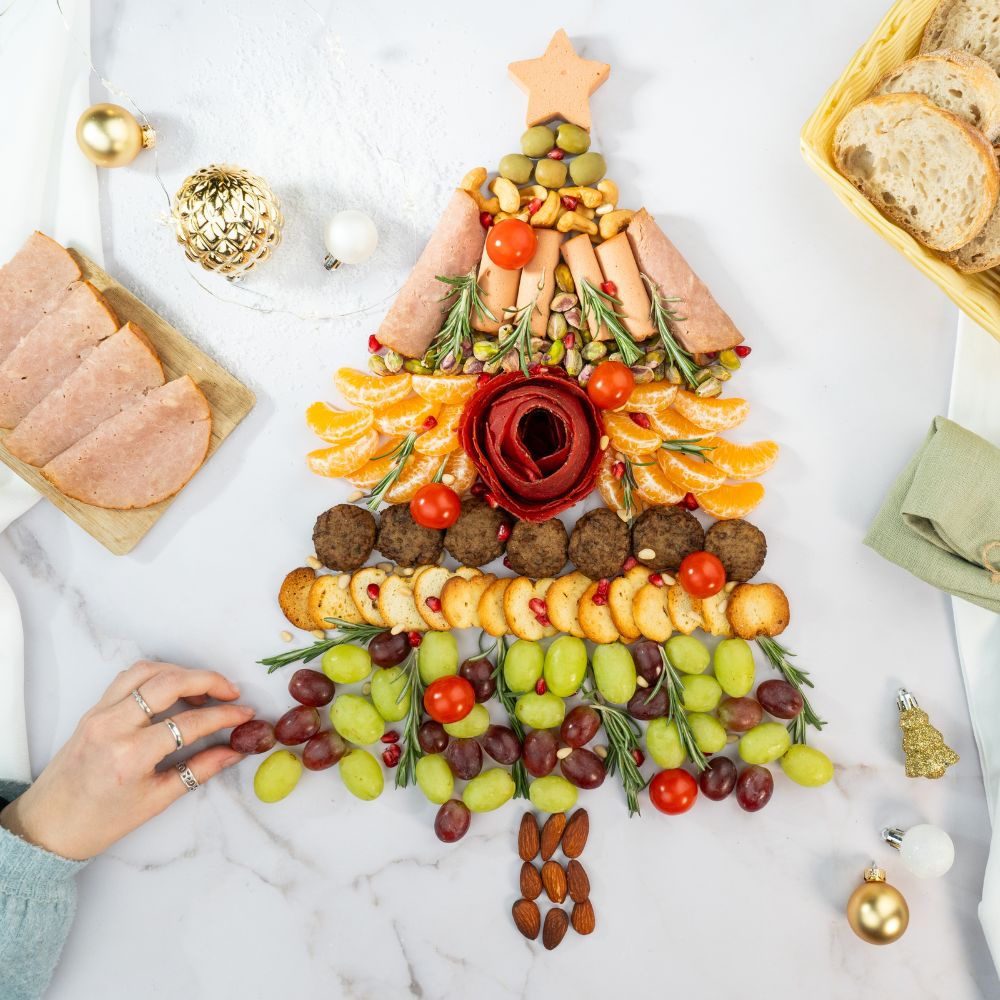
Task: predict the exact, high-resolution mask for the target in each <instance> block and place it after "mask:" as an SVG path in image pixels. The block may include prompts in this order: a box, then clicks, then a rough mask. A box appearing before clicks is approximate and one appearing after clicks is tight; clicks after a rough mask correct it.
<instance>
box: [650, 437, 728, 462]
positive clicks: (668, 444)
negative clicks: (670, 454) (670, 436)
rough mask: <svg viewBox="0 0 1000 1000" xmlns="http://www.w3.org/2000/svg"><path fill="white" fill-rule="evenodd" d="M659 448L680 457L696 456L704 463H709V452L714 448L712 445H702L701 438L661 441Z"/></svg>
mask: <svg viewBox="0 0 1000 1000" xmlns="http://www.w3.org/2000/svg"><path fill="white" fill-rule="evenodd" d="M660 447H661V448H662V449H663V450H664V451H677V452H680V453H681V454H682V455H696V456H697V457H698V458H701V459H703V460H704V461H706V462H711V461H712V459H711V457H710V456H709V454H708V453H709V452H710V451H712V449H713V448H715V445H714V444H702V438H677V439H676V440H671V441H662V442H661V443H660Z"/></svg>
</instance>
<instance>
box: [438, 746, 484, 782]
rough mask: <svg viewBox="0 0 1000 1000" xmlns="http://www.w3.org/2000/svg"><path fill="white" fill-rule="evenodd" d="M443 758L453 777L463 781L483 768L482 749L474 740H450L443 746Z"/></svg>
mask: <svg viewBox="0 0 1000 1000" xmlns="http://www.w3.org/2000/svg"><path fill="white" fill-rule="evenodd" d="M444 759H445V760H446V761H448V765H449V766H450V767H451V770H452V773H453V774H454V775H455V777H456V778H461V779H462V780H463V781H468V780H469V779H470V778H474V777H475V776H476V775H477V774H479V772H480V771H481V770H482V769H483V750H482V747H480V745H479V744H478V743H477V742H476V741H475V740H451V742H449V744H448V746H447V747H445V751H444Z"/></svg>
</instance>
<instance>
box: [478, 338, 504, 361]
mask: <svg viewBox="0 0 1000 1000" xmlns="http://www.w3.org/2000/svg"><path fill="white" fill-rule="evenodd" d="M497 350H498V348H497V345H496V344H495V343H494V342H493V341H491V340H481V341H480V342H479V343H478V344H476V346H475V347H473V348H472V354H473V357H475V359H476V360H477V361H490V360H492V359H493V358H495V357H496V354H497Z"/></svg>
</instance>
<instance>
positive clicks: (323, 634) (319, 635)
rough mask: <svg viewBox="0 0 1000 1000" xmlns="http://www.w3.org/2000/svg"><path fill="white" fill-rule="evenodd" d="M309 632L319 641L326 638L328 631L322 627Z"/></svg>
mask: <svg viewBox="0 0 1000 1000" xmlns="http://www.w3.org/2000/svg"><path fill="white" fill-rule="evenodd" d="M309 634H310V635H311V636H312V637H313V638H314V639H316V640H317V641H318V640H321V639H325V638H326V632H324V631H323V630H322V629H321V628H314V629H313V630H312V631H311V632H310V633H309Z"/></svg>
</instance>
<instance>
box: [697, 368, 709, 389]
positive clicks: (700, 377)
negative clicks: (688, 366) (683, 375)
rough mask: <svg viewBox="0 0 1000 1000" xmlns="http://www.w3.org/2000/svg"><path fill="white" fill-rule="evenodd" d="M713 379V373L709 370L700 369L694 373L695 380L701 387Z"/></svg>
mask: <svg viewBox="0 0 1000 1000" xmlns="http://www.w3.org/2000/svg"><path fill="white" fill-rule="evenodd" d="M711 377H712V371H711V369H709V368H699V369H698V370H697V371H696V372H695V373H694V380H695V382H697V383H698V385H701V383H702V382H707V381H708V380H709V379H710V378H711Z"/></svg>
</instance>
